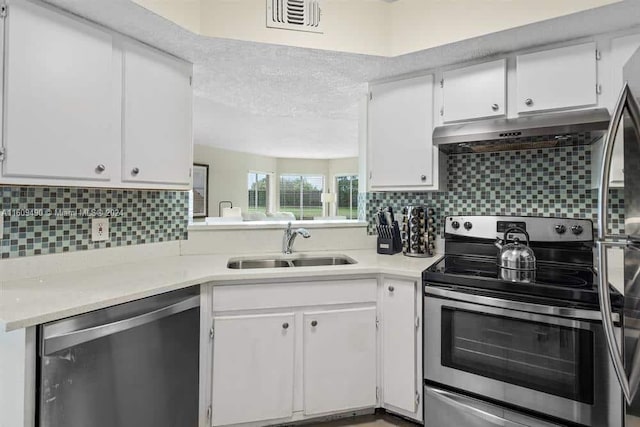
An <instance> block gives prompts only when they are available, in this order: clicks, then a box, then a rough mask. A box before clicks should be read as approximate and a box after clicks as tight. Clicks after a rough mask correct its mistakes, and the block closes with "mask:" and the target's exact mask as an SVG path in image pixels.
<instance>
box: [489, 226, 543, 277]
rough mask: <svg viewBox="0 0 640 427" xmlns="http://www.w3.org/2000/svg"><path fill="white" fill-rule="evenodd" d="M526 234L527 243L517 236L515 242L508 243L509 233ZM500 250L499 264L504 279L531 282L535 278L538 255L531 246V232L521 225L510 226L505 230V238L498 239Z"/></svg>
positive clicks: (497, 244)
mask: <svg viewBox="0 0 640 427" xmlns="http://www.w3.org/2000/svg"><path fill="white" fill-rule="evenodd" d="M513 232H515V233H519V234H524V236H525V238H526V239H527V243H526V245H525V244H522V243H521V242H520V239H518V238H517V237H515V238H513V243H507V240H508V236H509V233H513ZM495 245H496V247H497V248H498V249H499V250H500V251H499V252H498V266H499V267H500V276H501V277H502V279H503V280H509V281H512V282H531V281H533V280H535V273H536V255H535V253H534V252H533V249H531V247H529V233H527V232H526V231H525V230H523V229H522V228H519V227H511V228H508V229H507V230H506V231H505V232H504V239H503V240H500V239H499V238H498V240H496V243H495Z"/></svg>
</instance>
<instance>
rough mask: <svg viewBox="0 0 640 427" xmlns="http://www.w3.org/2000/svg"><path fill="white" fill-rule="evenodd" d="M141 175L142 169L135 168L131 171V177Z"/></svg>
mask: <svg viewBox="0 0 640 427" xmlns="http://www.w3.org/2000/svg"><path fill="white" fill-rule="evenodd" d="M139 173H140V169H139V168H133V169H131V175H133V176H136V175H138V174H139Z"/></svg>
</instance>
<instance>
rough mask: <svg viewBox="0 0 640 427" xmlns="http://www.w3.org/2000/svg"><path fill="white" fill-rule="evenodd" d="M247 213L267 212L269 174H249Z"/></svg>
mask: <svg viewBox="0 0 640 427" xmlns="http://www.w3.org/2000/svg"><path fill="white" fill-rule="evenodd" d="M248 193H249V212H264V213H266V212H267V211H268V210H269V174H268V173H264V172H249V191H248Z"/></svg>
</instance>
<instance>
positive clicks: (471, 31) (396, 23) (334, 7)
mask: <svg viewBox="0 0 640 427" xmlns="http://www.w3.org/2000/svg"><path fill="white" fill-rule="evenodd" d="M134 1H135V2H137V3H138V4H140V5H141V6H143V7H145V8H147V9H149V10H152V11H154V12H155V13H157V14H159V15H161V16H164V17H165V18H167V19H170V20H173V21H174V22H176V23H177V24H179V25H181V26H183V27H185V28H187V29H189V30H191V31H193V32H195V33H198V34H202V35H204V36H209V37H220V38H229V39H236V40H245V41H255V42H263V43H275V44H282V45H289V46H299V47H307V48H315V49H325V50H334V51H342V52H354V53H364V54H369V55H382V56H396V55H400V54H403V53H408V52H413V51H417V50H421V49H427V48H430V47H434V46H441V45H444V44H447V43H452V42H455V41H459V40H464V39H468V38H471V37H476V36H480V35H484V34H489V33H493V32H496V31H501V30H506V29H508V28H514V27H518V26H521V25H526V24H531V23H534V22H538V21H543V20H546V19H551V18H555V17H558V16H563V15H568V14H571V13H575V12H579V11H583V10H587V9H591V8H594V7H598V6H604V5H607V4H611V3H616V2H618V1H620V0H398V1H396V2H392V3H387V2H385V1H383V0H323V1H324V6H323V21H322V22H323V25H324V33H323V34H314V33H304V32H299V31H284V30H278V29H268V28H266V25H265V19H266V18H265V16H266V1H265V0H134Z"/></svg>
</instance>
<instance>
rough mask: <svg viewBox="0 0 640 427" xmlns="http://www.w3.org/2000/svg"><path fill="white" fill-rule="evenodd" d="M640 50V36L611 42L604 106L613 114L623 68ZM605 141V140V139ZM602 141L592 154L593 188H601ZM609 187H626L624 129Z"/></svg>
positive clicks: (617, 140) (619, 136)
mask: <svg viewBox="0 0 640 427" xmlns="http://www.w3.org/2000/svg"><path fill="white" fill-rule="evenodd" d="M639 48H640V34H633V35H630V36H624V37H618V38H615V39H613V40H611V57H610V62H609V66H608V67H607V69H608V70H609V83H608V86H609V87H608V88H607V91H606V94H607V96H606V100H605V101H604V106H605V107H607V108H608V109H609V111H610V112H611V113H613V109H614V108H615V106H616V102H617V101H618V97H619V95H620V91H621V90H622V85H623V83H624V76H623V68H624V66H625V64H626V63H627V61H628V60H629V59H630V58H631V56H632V55H633V54H634V53H635V52H636V51H637V50H638V49H639ZM603 139H604V138H603ZM603 139H601V140H600V141H598V142H597V143H595V144H593V148H592V153H593V159H592V162H591V164H592V177H591V186H592V188H597V187H599V186H600V168H601V167H602V157H603V150H604V141H603ZM609 186H610V187H614V188H622V187H624V127H623V126H621V127H620V128H619V129H618V133H617V135H616V138H615V142H614V145H613V157H612V159H611V174H610V175H609Z"/></svg>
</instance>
